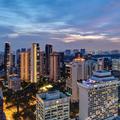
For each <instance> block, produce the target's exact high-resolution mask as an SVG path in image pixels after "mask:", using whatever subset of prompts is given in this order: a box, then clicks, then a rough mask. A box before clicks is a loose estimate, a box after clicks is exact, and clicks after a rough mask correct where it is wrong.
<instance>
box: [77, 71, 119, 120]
mask: <svg viewBox="0 0 120 120" xmlns="http://www.w3.org/2000/svg"><path fill="white" fill-rule="evenodd" d="M119 85H120V81H118V80H117V79H116V78H115V77H113V76H112V75H111V72H109V71H105V70H102V71H96V72H94V74H93V76H92V77H91V78H90V79H89V80H87V81H83V82H81V83H80V82H78V86H79V112H80V113H79V117H80V120H112V119H113V118H115V117H116V116H117V115H118V86H119Z"/></svg>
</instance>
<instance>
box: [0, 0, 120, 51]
mask: <svg viewBox="0 0 120 120" xmlns="http://www.w3.org/2000/svg"><path fill="white" fill-rule="evenodd" d="M7 41H9V42H11V44H12V48H13V49H17V48H21V47H30V46H31V43H32V42H39V43H40V45H41V47H42V48H44V45H45V44H46V43H50V44H53V45H54V48H55V49H56V50H64V49H67V48H71V49H73V48H87V49H90V50H91V49H103V50H106V49H108V50H109V49H120V0H0V50H2V49H3V47H4V46H3V45H4V42H7Z"/></svg>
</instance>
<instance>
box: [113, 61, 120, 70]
mask: <svg viewBox="0 0 120 120" xmlns="http://www.w3.org/2000/svg"><path fill="white" fill-rule="evenodd" d="M112 70H117V71H120V59H112Z"/></svg>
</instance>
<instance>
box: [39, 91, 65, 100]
mask: <svg viewBox="0 0 120 120" xmlns="http://www.w3.org/2000/svg"><path fill="white" fill-rule="evenodd" d="M37 95H38V96H39V97H40V98H41V99H42V100H43V101H51V100H56V99H61V98H66V97H67V96H66V95H65V94H64V93H62V92H60V91H58V90H56V91H50V92H46V93H42V94H37Z"/></svg>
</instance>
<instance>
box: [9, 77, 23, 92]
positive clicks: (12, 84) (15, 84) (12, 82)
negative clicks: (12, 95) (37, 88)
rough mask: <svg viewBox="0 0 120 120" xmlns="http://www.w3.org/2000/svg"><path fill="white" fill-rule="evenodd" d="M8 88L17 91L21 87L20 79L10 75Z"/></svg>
mask: <svg viewBox="0 0 120 120" xmlns="http://www.w3.org/2000/svg"><path fill="white" fill-rule="evenodd" d="M8 88H9V89H11V90H13V91H18V90H20V88H21V80H20V78H19V77H18V76H11V77H10V78H9V81H8Z"/></svg>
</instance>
